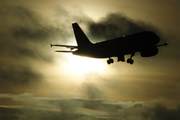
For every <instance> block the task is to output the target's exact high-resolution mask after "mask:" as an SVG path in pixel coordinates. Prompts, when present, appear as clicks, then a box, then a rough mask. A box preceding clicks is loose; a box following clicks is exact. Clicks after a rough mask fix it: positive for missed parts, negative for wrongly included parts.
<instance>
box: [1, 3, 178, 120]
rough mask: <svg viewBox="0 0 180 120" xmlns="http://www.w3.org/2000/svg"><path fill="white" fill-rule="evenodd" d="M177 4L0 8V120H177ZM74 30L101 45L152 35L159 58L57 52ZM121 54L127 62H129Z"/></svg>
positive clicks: (7, 5)
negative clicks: (124, 37) (156, 38)
mask: <svg viewBox="0 0 180 120" xmlns="http://www.w3.org/2000/svg"><path fill="white" fill-rule="evenodd" d="M179 6H180V1H179V0H171V1H169V0H163V1H162V0H126V1H125V0H111V1H110V0H109V1H108V0H96V1H94V0H93V1H88V0H38V1H37V0H26V1H24V0H13V1H10V0H6V1H0V51H1V52H0V53H1V54H0V120H30V119H31V120H170V119H171V120H178V119H180V74H179V71H180V64H179V61H180V49H179V45H180V34H179V31H180V27H179V26H180V15H179V13H180V12H179V11H180V7H179ZM72 23H78V24H79V26H80V27H81V28H82V29H83V31H84V32H85V34H86V35H87V36H88V38H89V39H90V40H91V41H92V42H93V43H96V42H100V41H104V40H109V39H112V38H116V37H120V36H122V35H124V34H125V35H129V34H133V33H137V32H142V31H149V30H150V31H153V32H155V33H156V34H157V35H158V36H159V37H160V39H161V40H160V42H159V44H162V43H164V42H167V43H168V44H169V45H168V46H166V47H159V48H158V49H159V53H158V54H157V55H156V56H153V57H149V58H142V57H141V56H140V54H139V53H136V55H135V56H134V57H133V59H134V61H135V62H134V64H133V65H130V64H127V63H126V62H117V58H113V59H114V61H115V63H113V64H111V65H108V64H107V63H106V61H107V59H93V58H85V57H79V56H74V55H72V54H71V53H67V54H65V53H57V52H54V51H55V50H66V49H64V48H58V47H53V48H51V47H50V44H65V45H77V44H76V41H75V37H74V33H73V29H72ZM129 57H130V55H126V56H125V58H126V59H127V58H129Z"/></svg>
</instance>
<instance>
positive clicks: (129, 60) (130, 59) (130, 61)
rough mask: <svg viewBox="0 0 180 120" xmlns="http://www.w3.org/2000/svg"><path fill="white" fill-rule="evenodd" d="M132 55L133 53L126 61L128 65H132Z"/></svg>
mask: <svg viewBox="0 0 180 120" xmlns="http://www.w3.org/2000/svg"><path fill="white" fill-rule="evenodd" d="M134 55H135V54H134V53H132V54H131V57H130V58H128V59H127V63H130V64H131V65H132V64H133V63H134V60H133V59H132V57H133V56H134Z"/></svg>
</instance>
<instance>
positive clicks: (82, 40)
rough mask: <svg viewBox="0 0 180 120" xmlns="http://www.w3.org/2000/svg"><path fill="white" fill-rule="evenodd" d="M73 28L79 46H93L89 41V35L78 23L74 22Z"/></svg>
mask: <svg viewBox="0 0 180 120" xmlns="http://www.w3.org/2000/svg"><path fill="white" fill-rule="evenodd" d="M72 26H73V30H74V35H75V38H76V42H77V44H78V48H80V49H81V48H86V47H88V46H91V45H92V43H91V42H90V41H89V39H88V38H87V36H86V35H85V34H84V32H83V31H82V29H81V28H80V27H79V25H78V24H77V23H73V24H72Z"/></svg>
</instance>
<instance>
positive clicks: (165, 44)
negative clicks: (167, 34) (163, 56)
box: [156, 43, 168, 47]
mask: <svg viewBox="0 0 180 120" xmlns="http://www.w3.org/2000/svg"><path fill="white" fill-rule="evenodd" d="M167 45H168V43H164V44H160V45H156V47H159V46H165V47H166V46H167Z"/></svg>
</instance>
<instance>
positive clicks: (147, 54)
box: [141, 47, 158, 57]
mask: <svg viewBox="0 0 180 120" xmlns="http://www.w3.org/2000/svg"><path fill="white" fill-rule="evenodd" d="M157 53H158V48H157V47H152V48H149V49H145V50H143V51H141V57H151V56H154V55H156V54H157Z"/></svg>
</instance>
